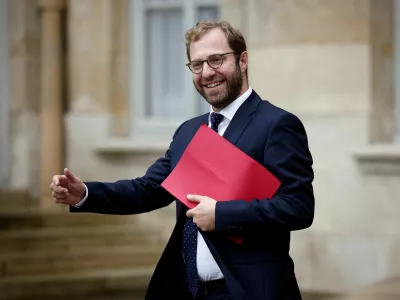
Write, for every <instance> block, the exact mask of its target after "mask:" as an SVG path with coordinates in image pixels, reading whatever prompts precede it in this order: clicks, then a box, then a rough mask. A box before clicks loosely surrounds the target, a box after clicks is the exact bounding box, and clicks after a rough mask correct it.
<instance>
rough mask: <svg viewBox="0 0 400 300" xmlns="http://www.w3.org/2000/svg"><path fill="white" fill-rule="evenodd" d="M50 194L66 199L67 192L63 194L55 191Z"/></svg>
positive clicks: (56, 197)
mask: <svg viewBox="0 0 400 300" xmlns="http://www.w3.org/2000/svg"><path fill="white" fill-rule="evenodd" d="M51 195H52V196H53V198H55V199H66V198H67V197H68V196H69V194H68V193H67V194H64V193H56V192H52V193H51Z"/></svg>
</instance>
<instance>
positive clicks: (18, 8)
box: [8, 0, 40, 197]
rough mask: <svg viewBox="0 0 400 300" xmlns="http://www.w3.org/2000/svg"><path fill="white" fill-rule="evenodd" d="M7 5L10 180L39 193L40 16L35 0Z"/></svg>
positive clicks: (20, 186) (24, 0) (17, 187)
mask: <svg viewBox="0 0 400 300" xmlns="http://www.w3.org/2000/svg"><path fill="white" fill-rule="evenodd" d="M8 5H9V8H8V9H9V12H10V13H9V34H10V70H11V78H10V100H11V101H10V102H11V103H10V110H11V112H10V116H9V120H10V141H9V142H10V152H11V153H10V155H9V160H10V169H11V170H10V179H9V181H10V184H9V187H10V188H13V189H24V190H29V192H30V194H31V195H32V196H34V197H37V196H38V195H39V186H40V181H39V176H38V174H39V168H40V152H39V151H40V128H39V109H40V107H39V79H40V69H39V66H40V62H39V56H40V48H39V47H40V27H39V25H40V20H39V14H38V10H37V1H36V0H13V1H8Z"/></svg>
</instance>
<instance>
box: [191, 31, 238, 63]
mask: <svg viewBox="0 0 400 300" xmlns="http://www.w3.org/2000/svg"><path fill="white" fill-rule="evenodd" d="M229 51H232V50H231V49H230V47H229V44H228V40H227V39H226V37H225V34H224V33H223V32H222V30H221V29H219V28H216V29H212V30H210V31H209V32H207V33H206V34H204V35H203V36H202V37H201V38H199V40H197V41H195V42H192V43H191V44H190V57H191V59H192V60H198V59H206V58H207V57H209V56H210V55H213V54H220V53H225V52H229Z"/></svg>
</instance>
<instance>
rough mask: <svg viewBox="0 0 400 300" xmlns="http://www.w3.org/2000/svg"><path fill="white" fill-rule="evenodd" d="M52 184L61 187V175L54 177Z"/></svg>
mask: <svg viewBox="0 0 400 300" xmlns="http://www.w3.org/2000/svg"><path fill="white" fill-rule="evenodd" d="M52 183H54V185H60V175H55V176H53V180H52Z"/></svg>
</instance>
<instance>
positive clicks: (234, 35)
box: [185, 21, 247, 61]
mask: <svg viewBox="0 0 400 300" xmlns="http://www.w3.org/2000/svg"><path fill="white" fill-rule="evenodd" d="M216 28H219V29H221V30H222V32H223V33H224V34H225V36H226V39H227V40H228V44H229V47H231V49H232V50H233V51H234V52H235V54H236V55H237V56H236V57H237V58H239V56H240V54H242V52H244V51H246V50H247V47H246V41H245V40H244V37H243V35H242V33H241V32H240V31H239V30H237V29H235V28H233V27H232V26H231V24H229V22H226V21H218V22H216V21H200V22H197V24H196V26H195V27H193V28H191V29H189V30H188V31H186V34H185V38H186V54H187V57H188V60H189V61H190V45H191V43H193V42H196V41H198V40H199V39H200V38H201V37H202V36H203V35H205V34H206V33H207V32H209V31H210V30H212V29H216Z"/></svg>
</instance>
